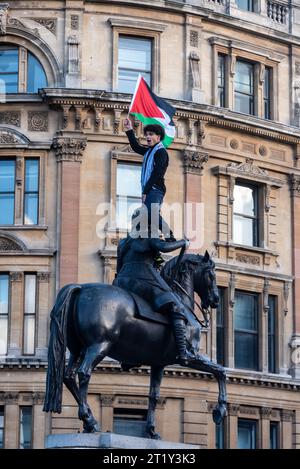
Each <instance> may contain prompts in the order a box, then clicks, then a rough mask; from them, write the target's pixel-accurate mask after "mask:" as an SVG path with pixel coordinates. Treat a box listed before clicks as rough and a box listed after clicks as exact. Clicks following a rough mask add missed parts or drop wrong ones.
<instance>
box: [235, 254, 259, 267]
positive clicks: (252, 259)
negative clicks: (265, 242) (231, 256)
mask: <svg viewBox="0 0 300 469" xmlns="http://www.w3.org/2000/svg"><path fill="white" fill-rule="evenodd" d="M236 260H237V261H238V262H242V263H244V264H252V265H259V264H260V258H259V257H258V256H249V255H248V254H239V253H237V255H236Z"/></svg>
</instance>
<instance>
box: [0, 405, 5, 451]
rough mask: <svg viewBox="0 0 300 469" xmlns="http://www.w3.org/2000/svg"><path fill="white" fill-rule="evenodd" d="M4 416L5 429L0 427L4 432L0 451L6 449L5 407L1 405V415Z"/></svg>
mask: <svg viewBox="0 0 300 469" xmlns="http://www.w3.org/2000/svg"><path fill="white" fill-rule="evenodd" d="M1 413H2V416H3V427H1V426H0V431H1V430H2V445H1V444H0V449H4V448H5V406H4V405H0V415H1Z"/></svg>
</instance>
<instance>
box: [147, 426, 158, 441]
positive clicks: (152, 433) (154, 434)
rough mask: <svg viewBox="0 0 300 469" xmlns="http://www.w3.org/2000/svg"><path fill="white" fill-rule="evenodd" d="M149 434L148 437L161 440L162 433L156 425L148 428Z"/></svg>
mask: <svg viewBox="0 0 300 469" xmlns="http://www.w3.org/2000/svg"><path fill="white" fill-rule="evenodd" d="M147 435H148V438H151V440H161V436H160V434H159V433H158V432H156V431H155V428H154V427H150V428H148V429H147Z"/></svg>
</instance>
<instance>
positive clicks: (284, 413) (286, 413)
mask: <svg viewBox="0 0 300 469" xmlns="http://www.w3.org/2000/svg"><path fill="white" fill-rule="evenodd" d="M292 417H293V411H292V410H287V409H282V410H281V419H282V420H283V422H291V421H292Z"/></svg>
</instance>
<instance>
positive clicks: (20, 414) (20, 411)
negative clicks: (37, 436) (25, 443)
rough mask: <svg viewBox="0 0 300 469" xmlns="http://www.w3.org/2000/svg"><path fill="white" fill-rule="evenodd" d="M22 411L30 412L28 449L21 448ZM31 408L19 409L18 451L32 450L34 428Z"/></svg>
mask: <svg viewBox="0 0 300 469" xmlns="http://www.w3.org/2000/svg"><path fill="white" fill-rule="evenodd" d="M23 409H30V410H31V426H30V447H29V448H21V427H22V421H23V420H22V411H23ZM33 417H34V415H33V406H30V405H24V406H20V407H19V445H18V448H19V449H32V448H33V427H34V419H33Z"/></svg>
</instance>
